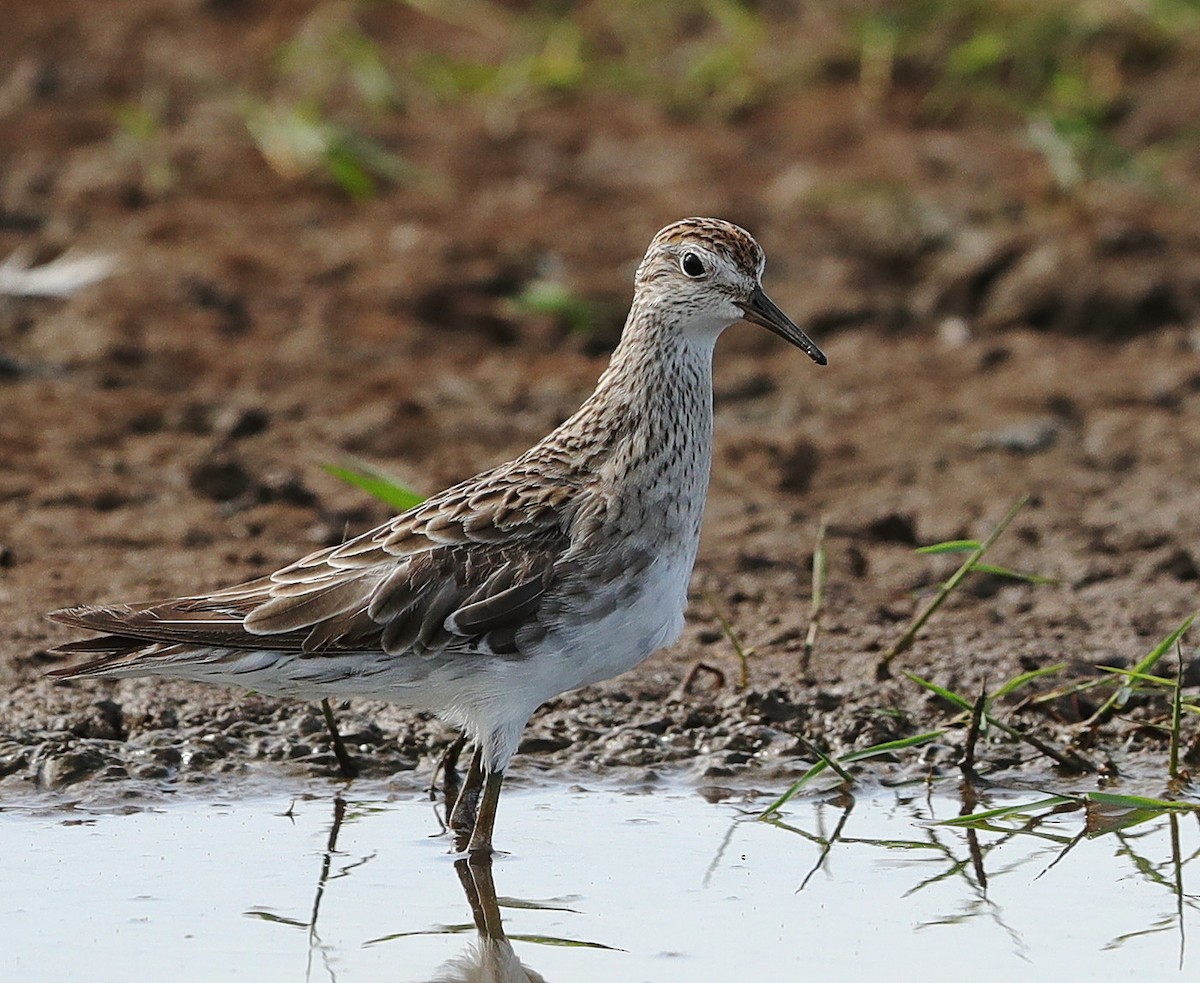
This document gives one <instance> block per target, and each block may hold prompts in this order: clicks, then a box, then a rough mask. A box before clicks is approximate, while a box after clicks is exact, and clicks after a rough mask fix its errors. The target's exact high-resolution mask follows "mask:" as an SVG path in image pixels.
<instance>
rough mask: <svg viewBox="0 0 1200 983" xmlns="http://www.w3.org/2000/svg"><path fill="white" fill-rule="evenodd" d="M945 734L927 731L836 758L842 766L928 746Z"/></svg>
mask: <svg viewBox="0 0 1200 983" xmlns="http://www.w3.org/2000/svg"><path fill="white" fill-rule="evenodd" d="M945 733H946V732H945V731H944V730H927V731H925V732H924V733H923V734H914V735H913V736H912V737H901V738H898V739H897V740H894V741H884V742H883V743H882V744H872V745H871V746H870V747H868V748H863V749H862V750H861V751H851V752H850V753H849V754H844V755H842V757H840V758H838V761H840V762H842V764H853V763H854V762H855V761H865V760H866V759H867V758H875V757H878V756H879V755H881V754H890V753H891V752H892V751H902V750H903V749H904V748H910V747H917V746H918V745H920V744H928V743H929V742H930V741H935V740H937V739H938V738H939V737H941V736H942V735H943V734H945Z"/></svg>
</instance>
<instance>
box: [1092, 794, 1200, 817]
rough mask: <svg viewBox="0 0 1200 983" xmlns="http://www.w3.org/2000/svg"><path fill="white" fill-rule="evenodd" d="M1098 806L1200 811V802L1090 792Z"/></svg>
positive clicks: (1163, 810) (1167, 810) (1161, 810)
mask: <svg viewBox="0 0 1200 983" xmlns="http://www.w3.org/2000/svg"><path fill="white" fill-rule="evenodd" d="M1085 798H1086V799H1088V801H1090V802H1095V803H1097V804H1098V805H1104V806H1112V807H1113V808H1116V809H1157V810H1158V811H1160V812H1169V811H1176V812H1196V811H1200V802H1180V801H1179V800H1178V799H1153V798H1147V797H1146V796H1144V795H1120V794H1117V793H1115V792H1088V793H1087V795H1086V796H1085Z"/></svg>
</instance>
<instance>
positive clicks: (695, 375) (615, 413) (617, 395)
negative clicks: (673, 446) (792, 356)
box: [581, 303, 716, 442]
mask: <svg viewBox="0 0 1200 983" xmlns="http://www.w3.org/2000/svg"><path fill="white" fill-rule="evenodd" d="M661 317H662V313H661V312H660V311H659V310H658V309H656V308H653V307H649V306H641V305H639V304H637V303H635V305H634V307H633V309H632V310H631V311H630V312H629V318H628V320H627V321H626V322H625V329H624V330H623V331H622V332H621V341H620V343H619V344H618V345H617V347H616V349H615V350H614V351H613V354H612V359H611V360H610V361H609V364H608V367H607V368H606V369H605V370H604V372H603V373H602V374H601V376H600V379H599V380H598V381H597V383H596V391H595V392H594V393H593V394H592V396H591V397H590V398H589V399H588V401H587V403H585V404H584V407H583V408H581V412H582V411H585V410H586V411H588V412H589V413H591V414H594V415H595V416H596V417H598V418H599V419H598V420H597V422H601V421H603V422H604V423H607V424H608V425H609V426H611V427H614V428H616V429H629V428H631V427H632V428H634V429H638V430H642V431H644V432H645V436H646V437H647V438H648V439H653V440H655V441H656V442H657V441H660V440H664V439H667V438H668V436H671V435H673V436H678V435H679V434H680V433H686V434H687V435H689V436H691V437H693V438H697V439H702V440H704V441H705V442H709V441H710V440H711V436H712V360H713V348H714V346H715V344H716V337H715V336H713V337H711V338H708V337H705V336H699V337H697V336H695V335H693V334H691V333H689V332H687V331H682V330H679V329H678V328H677V327H673V326H671V325H667V324H664V323H663V322H662V321H661V320H660V318H661ZM618 421H619V422H618Z"/></svg>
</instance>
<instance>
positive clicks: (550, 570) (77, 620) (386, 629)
mask: <svg viewBox="0 0 1200 983" xmlns="http://www.w3.org/2000/svg"><path fill="white" fill-rule="evenodd" d="M527 481H528V475H526V474H524V473H523V472H514V471H512V470H511V469H510V470H508V471H505V470H504V469H498V470H497V471H495V472H491V473H487V474H484V475H481V476H479V477H478V478H476V479H473V480H472V481H471V482H466V483H464V484H463V485H459V486H456V487H455V488H451V489H449V490H447V491H446V492H443V493H442V494H441V495H438V496H436V497H435V498H432V499H430V500H429V501H428V502H426V503H425V504H423V505H420V506H417V508H415V509H412V510H410V511H409V512H406V513H404V514H403V515H399V516H397V517H396V518H394V519H392V520H391V521H390V522H388V523H385V524H384V525H382V526H379V527H378V528H376V529H372V530H370V531H369V532H367V533H364V534H363V535H361V536H358V537H356V538H355V539H352V540H349V541H348V542H346V543H343V544H342V545H340V546H336V547H332V548H329V549H325V550H319V551H317V552H315V553H311V554H309V555H308V556H306V557H303V558H302V559H300V560H297V561H296V562H295V563H293V564H291V565H289V566H287V567H284V568H283V569H281V570H279V571H277V572H276V573H274V574H272V575H271V576H269V577H263V578H259V579H257V580H253V581H249V582H247V583H243V584H236V585H234V586H232V587H228V588H225V589H223V590H218V591H215V592H213V593H212V594H206V595H198V596H195V597H184V598H175V599H171V600H165V601H157V602H150V603H143V604H124V605H114V606H108V607H91V606H80V607H75V608H66V609H63V610H61V611H55V612H54V613H52V614H51V615H50V617H52V618H54V619H55V620H57V621H62V622H65V623H67V624H71V625H74V626H76V627H80V628H87V629H90V630H92V631H98V632H103V633H105V636H106V637H104V638H99V639H92V640H87V641H85V642H82V643H68V644H67V645H66V646H64V647H63V648H62V649H61V651H64V652H89V653H94V652H104V653H109V656H108V658H111V659H114V660H115V659H117V658H122V659H127V658H128V657H129V656H130V653H131V651H132V650H135V649H136V648H138V647H142V646H149V645H152V644H157V643H169V644H175V645H184V646H194V647H223V648H239V649H266V648H270V649H276V650H279V651H295V652H301V653H304V654H308V655H318V654H320V653H321V652H332V651H340V652H344V651H363V650H369V649H378V648H380V647H382V648H383V649H385V650H386V651H387V652H389V653H391V654H396V655H399V654H401V653H405V652H414V653H418V654H419V653H422V652H425V651H431V650H436V649H438V648H441V647H443V646H446V645H449V644H455V642H456V640H458V641H459V642H461V643H463V644H468V645H475V646H478V645H483V646H485V647H487V648H490V649H492V650H493V651H504V652H511V651H513V650H514V647H515V644H516V641H515V639H516V632H517V630H518V629H519V628H520V627H521V626H522V625H523V624H525V623H526V622H527V621H529V620H530V619H532V618H533V617H534V616H535V615H536V613H537V609H538V605H539V604H540V602H541V599H542V597H543V595H544V594H545V592H546V591H547V590H548V589H549V588H550V587H551V586H552V584H553V583H554V581H555V567H556V564H557V563H558V561H559V559H560V557H561V556H562V554H563V553H564V552H565V551H566V549H567V547H568V546H569V543H570V537H569V534H568V532H567V530H568V528H569V522H568V519H567V516H566V515H565V513H564V510H563V505H564V503H566V501H567V500H568V499H569V497H570V495H569V494H567V492H566V491H564V487H563V486H562V485H561V484H560V485H559V486H558V487H555V488H551V487H549V486H543V490H539V489H538V486H537V484H536V483H534V484H533V485H532V486H531V485H529V484H526V482H527ZM567 488H568V490H573V486H570V485H569V483H568V486H567ZM539 496H540V497H539ZM88 668H94V664H91V665H89V666H88ZM70 672H71V670H66V671H60V673H59V674H69V673H70Z"/></svg>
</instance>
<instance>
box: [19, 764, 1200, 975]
mask: <svg viewBox="0 0 1200 983" xmlns="http://www.w3.org/2000/svg"><path fill="white" fill-rule="evenodd" d="M947 792H948V793H949V792H952V789H951V788H948V789H947ZM1040 797H1041V796H1040V795H1038V794H1036V793H1034V794H1030V793H1024V794H1022V795H1017V796H1010V797H1006V798H1005V797H1001V798H996V799H994V800H992V801H990V802H989V803H988V805H990V806H995V805H1002V804H1004V803H1005V802H1006V801H1033V800H1036V799H1038V798H1040ZM766 801H767V800H759V801H758V802H757V803H755V804H754V806H751V805H748V804H746V803H745V802H739V801H733V800H729V801H725V802H722V803H719V804H712V803H710V802H708V801H706V800H705V799H704V798H702V797H701V796H700V795H698V794H697V793H696V792H695V791H693V790H690V789H682V788H670V789H665V790H664V789H662V788H658V789H655V790H653V791H639V792H622V791H618V790H613V789H611V788H600V789H594V790H590V791H585V790H583V789H580V788H578V787H576V788H569V787H566V786H554V787H546V788H538V789H533V790H529V789H522V788H519V787H517V788H512V789H509V790H507V791H506V793H505V796H504V798H503V799H502V800H501V813H500V819H499V821H498V826H497V832H498V842H499V845H500V846H501V847H506V848H508V849H510V850H512V853H510V854H507V855H501V856H499V857H498V858H497V860H496V862H495V864H494V865H493V867H492V869H491V876H492V878H493V879H494V883H495V889H496V894H497V895H498V896H499V902H498V910H496V909H494V908H491V907H490V906H489V905H488V904H487V903H486V897H484V900H482V901H481V894H480V892H482V895H483V896H486V895H487V888H488V887H489V886H490V885H488V884H487V883H486V881H487V877H486V874H487V872H486V871H482V872H481V871H475V872H474V876H472V872H471V871H469V870H468V869H467V867H466V865H465V864H460V865H459V866H458V868H456V866H455V864H454V858H453V857H452V856H451V855H450V854H449V852H448V849H449V845H448V841H447V840H446V839H445V837H441V836H437V835H434V834H436V833H437V832H438V828H439V827H438V823H437V820H436V817H435V814H434V812H433V808H432V806H431V804H430V803H429V802H428V800H427V799H425V798H424V797H423V796H421V795H419V794H417V793H405V794H403V795H399V796H397V795H392V794H389V793H388V791H387V790H386V789H385V788H382V787H378V786H375V787H372V786H364V785H362V784H360V783H355V784H354V785H352V786H350V787H349V788H348V789H346V790H344V791H342V793H341V804H339V801H338V789H337V788H335V787H333V786H320V787H311V786H310V787H309V788H308V790H307V792H306V793H305V794H303V795H301V796H300V797H299V798H298V799H295V800H293V798H292V796H291V795H290V794H288V792H286V791H275V792H258V793H254V794H253V795H251V796H248V797H243V798H240V799H238V800H236V801H235V800H233V799H232V798H229V797H225V798H216V797H209V798H200V797H195V796H194V795H188V796H183V795H180V796H177V797H174V798H172V799H171V800H170V801H168V802H166V803H159V804H155V805H153V806H150V807H149V808H144V809H140V811H133V812H128V813H126V814H118V813H113V812H107V813H106V812H99V811H89V810H88V809H87V808H83V807H79V808H76V809H74V810H72V811H70V812H64V811H62V810H61V809H56V810H52V811H50V810H38V809H32V808H18V809H9V810H7V811H6V813H5V815H4V816H3V817H0V852H2V855H3V856H4V857H5V861H4V870H5V874H4V877H3V879H2V880H0V951H2V952H3V953H4V955H5V963H6V971H5V973H4V974H3V975H4V976H6V977H8V978H12V979H28V980H35V979H36V980H67V979H82V978H86V979H89V980H100V981H102V980H118V979H121V980H123V979H129V978H133V977H134V976H136V977H137V978H141V979H168V980H170V981H171V983H188V981H193V980H195V981H210V980H217V979H221V980H225V979H247V980H256V981H266V980H336V981H339V983H347V981H355V980H371V981H377V980H389V981H430V980H457V979H493V980H500V979H503V980H527V979H532V980H537V979H539V977H538V976H537V975H534V974H541V976H543V977H545V979H547V980H557V981H574V983H582V981H593V980H594V981H601V980H603V981H606V983H610V981H612V980H623V981H642V980H645V981H655V983H662V981H674V980H679V981H684V980H686V981H688V983H695V981H698V980H704V981H707V980H714V981H715V980H728V979H735V978H741V977H743V976H745V974H746V972H747V970H751V971H753V972H754V973H755V974H756V976H759V975H761V976H767V975H770V976H774V977H779V978H786V979H793V980H794V979H806V978H814V979H818V978H825V979H830V978H832V979H847V978H858V979H866V978H894V979H896V978H906V979H907V978H911V979H921V980H925V981H933V983H937V981H941V980H947V981H949V980H960V979H963V978H976V979H985V980H986V979H1000V978H1003V977H1006V976H1007V975H1009V974H1011V973H1013V972H1014V971H1015V972H1017V973H1020V974H1022V977H1023V978H1024V977H1027V976H1028V973H1029V972H1030V971H1031V969H1036V974H1037V977H1038V978H1042V979H1050V978H1053V977H1058V978H1061V979H1085V978H1092V979H1096V978H1104V979H1110V978H1120V977H1123V976H1124V975H1134V974H1136V975H1138V976H1139V977H1140V978H1142V979H1164V978H1184V975H1185V974H1192V975H1194V974H1195V973H1196V971H1197V967H1200V954H1193V953H1192V952H1190V951H1189V949H1188V944H1189V939H1190V937H1191V936H1195V937H1197V938H1198V939H1200V931H1198V930H1200V911H1198V910H1197V901H1196V898H1195V897H1194V896H1193V895H1189V894H1188V893H1187V892H1188V890H1189V888H1190V889H1191V890H1193V891H1194V890H1195V888H1194V886H1193V885H1191V884H1190V883H1189V880H1190V879H1191V878H1192V875H1193V873H1194V872H1193V871H1192V870H1191V869H1190V868H1189V866H1188V863H1187V861H1188V859H1189V858H1192V857H1193V856H1194V855H1195V854H1196V853H1197V851H1198V850H1200V826H1198V824H1197V820H1196V817H1195V816H1194V815H1184V816H1181V817H1178V818H1177V819H1175V820H1173V821H1172V820H1169V819H1166V818H1160V819H1156V820H1152V821H1149V822H1145V823H1143V824H1141V825H1138V826H1133V827H1130V828H1127V829H1124V830H1120V831H1117V832H1113V833H1109V834H1106V835H1101V836H1097V837H1095V838H1087V837H1081V836H1080V835H1079V834H1080V833H1081V832H1082V829H1083V817H1082V814H1081V813H1078V812H1075V813H1066V814H1062V815H1058V816H1054V817H1052V818H1051V819H1049V820H1047V821H1045V822H1042V823H1040V824H1038V825H1036V827H1033V828H1031V829H1030V831H1028V832H1024V833H1012V832H980V833H978V834H977V835H976V842H977V844H978V849H977V850H976V851H975V856H976V858H977V859H974V860H973V859H972V845H971V839H970V836H969V834H968V832H967V831H965V830H961V829H955V828H952V827H945V826H931V825H929V824H928V822H927V821H928V820H930V819H947V818H951V817H953V816H955V815H957V814H958V812H959V809H960V803H959V801H958V799H957V798H956V797H955V796H953V795H952V794H945V795H943V794H938V793H936V792H934V793H933V794H929V793H928V792H927V790H926V789H925V788H924V787H920V786H915V787H909V788H904V789H875V790H872V791H870V792H866V793H861V794H858V795H857V796H856V798H855V799H854V800H853V802H851V801H850V800H848V799H847V800H844V801H843V800H840V799H839V800H831V801H824V802H822V801H814V800H812V799H807V800H793V801H792V802H791V803H789V804H788V806H787V807H786V809H785V812H784V814H783V815H782V816H781V823H782V825H770V824H766V823H762V822H757V821H754V820H753V819H752V818H748V813H749V812H750V810H751V809H752V808H753V809H761V808H762V807H763V804H764V803H765V802H766ZM847 807H849V808H847ZM1010 825H1012V823H1011V821H1010ZM1173 837H1174V842H1173ZM1072 840H1074V841H1075V843H1074V845H1073V846H1071V847H1069V848H1068V849H1065V852H1064V846H1065V845H1066V844H1067V843H1069V842H1070V841H1072ZM331 843H332V847H331ZM830 844H831V845H830ZM1173 857H1175V858H1178V861H1177V862H1176V861H1173ZM1056 858H1058V861H1057V863H1055V860H1056ZM1052 864H1053V866H1051V865H1052ZM981 873H982V876H983V879H985V880H986V888H985V887H984V886H983V885H982V884H981ZM1181 881H1182V892H1180V891H1179V887H1180V882H1181ZM470 901H473V902H474V903H475V911H474V917H473V912H472V907H471V904H470V903H469V902H470ZM489 911H491V912H492V914H491V915H490V916H489V914H488V912H489ZM495 918H502V919H503V931H504V932H506V933H507V936H508V940H505V939H504V937H503V935H502V934H501V933H500V932H499V931H498V929H497V926H496V924H495ZM489 919H490V920H489ZM477 923H478V924H482V925H484V927H485V928H486V929H487V930H488V932H487V934H488V935H489V936H490V940H487V941H482V942H481V941H480V940H481V938H482V936H481V935H480V933H479V932H478V931H477V929H476V924H477ZM1197 944H1200V942H1198V943H1197ZM481 961H482V962H486V963H487V965H488V966H489V967H490V968H489V969H487V970H486V971H483V970H480V969H479V968H478V967H479V964H480V962H481ZM520 964H523V966H524V967H525V968H524V969H522V968H520ZM471 967H475V968H474V969H472V968H471ZM469 972H474V973H475V974H476V975H468V974H469ZM489 972H490V973H491V975H487V973H489ZM522 974H525V975H522Z"/></svg>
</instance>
